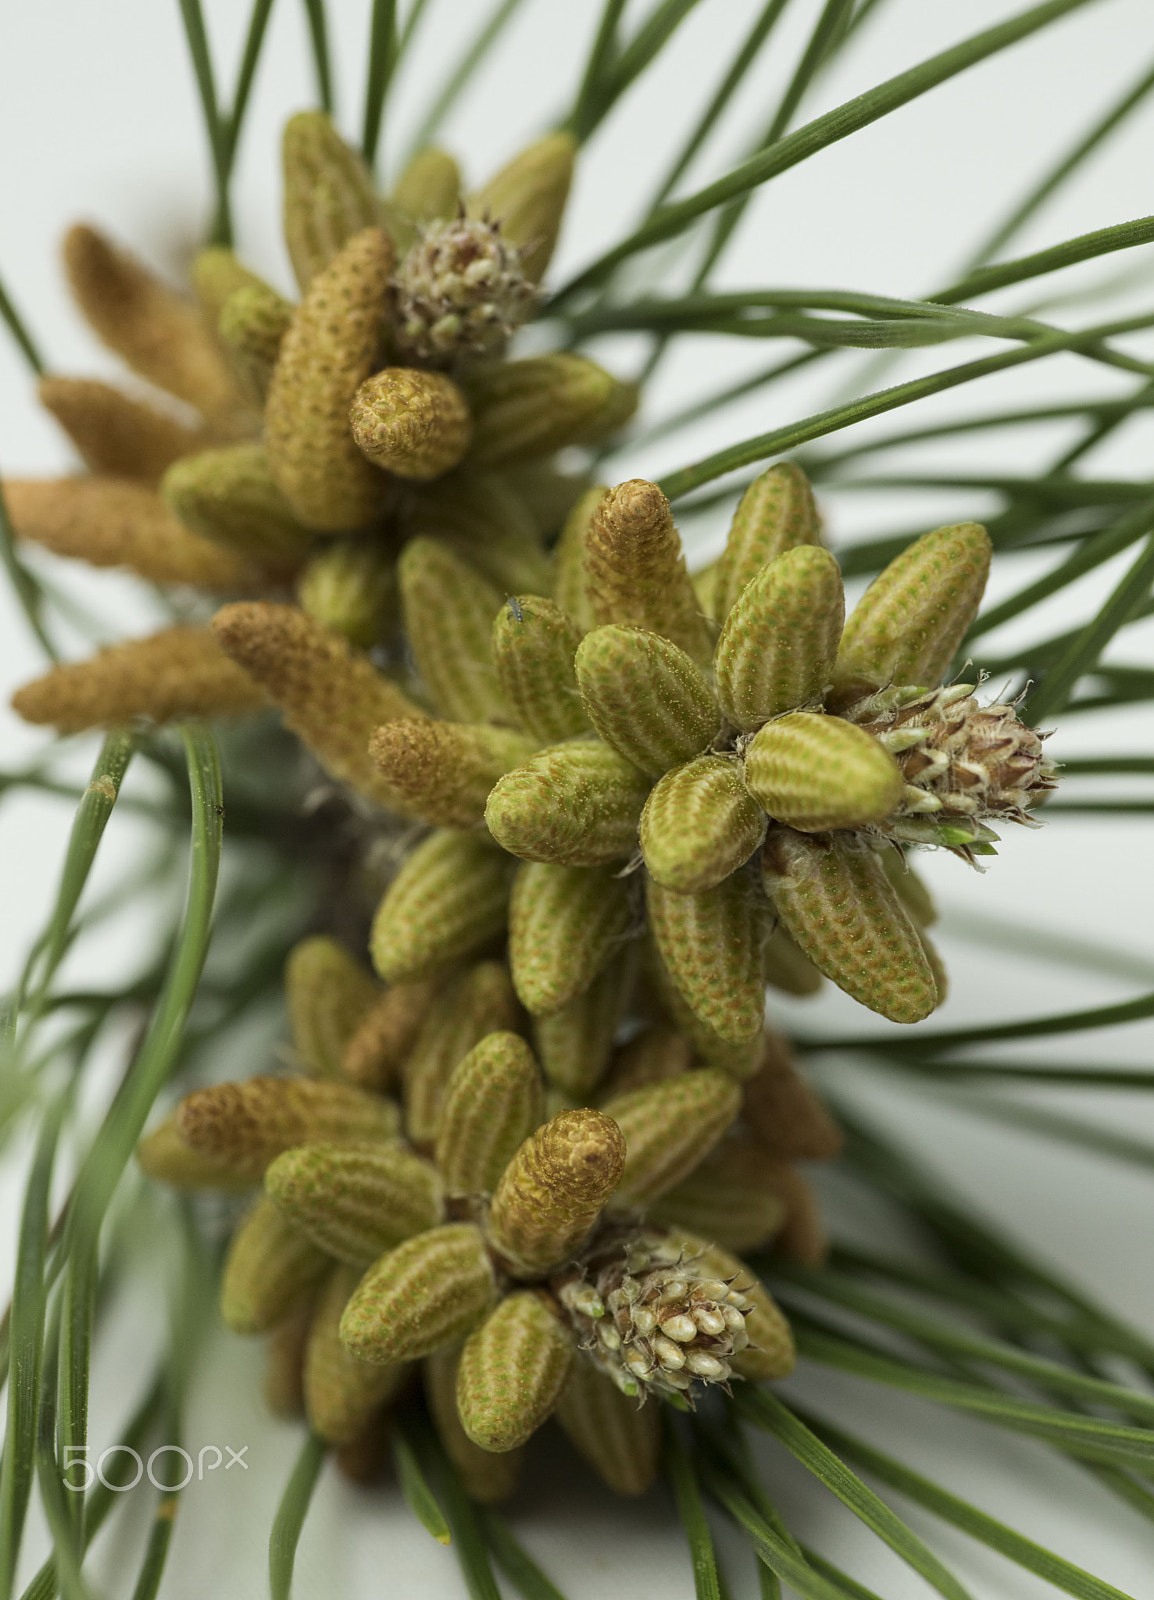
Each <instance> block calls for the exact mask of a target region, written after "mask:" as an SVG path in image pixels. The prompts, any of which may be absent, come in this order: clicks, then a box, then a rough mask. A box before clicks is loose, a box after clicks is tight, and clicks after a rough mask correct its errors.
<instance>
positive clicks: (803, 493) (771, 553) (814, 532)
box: [713, 461, 821, 622]
mask: <svg viewBox="0 0 1154 1600" xmlns="http://www.w3.org/2000/svg"><path fill="white" fill-rule="evenodd" d="M820 543H821V518H820V516H819V515H818V510H817V507H816V505H814V500H813V490H812V489H811V488H810V486H809V481H808V479H807V478H806V476H805V473H804V472H803V471H802V470H801V468H800V467H797V466H795V465H794V464H793V462H792V461H780V462H778V464H777V466H775V467H770V469H769V471H768V472H763V473H762V474H761V476H760V477H759V478H755V479H754V480H753V482H752V483H751V484H750V486H749V488H748V489H747V490H746V491H745V493H744V494H743V495H742V497H741V504H740V505H739V506H738V508H737V510H736V511H735V512H734V515H733V522H732V523H731V524H730V528H729V538H728V539H727V540H726V544H725V550H724V551H723V553H722V555H721V558H720V560H719V561H718V563H717V577H716V579H715V581H714V590H713V615H714V616H715V617H716V618H717V620H718V622H724V621H725V619H726V617H727V616H728V615H729V612H730V608H731V607H732V606H733V605H734V604H735V602H736V600H737V597H738V595H739V594H740V593H741V591H742V590H743V589H744V588H745V586H746V584H747V583H749V582H750V580H751V579H752V578H754V577H756V575H757V573H758V572H760V570H761V568H762V567H764V566H765V565H766V563H767V562H769V561H774V560H776V559H777V557H778V556H780V555H781V554H782V552H783V551H785V550H793V549H795V548H797V547H798V546H799V545H819V544H820Z"/></svg>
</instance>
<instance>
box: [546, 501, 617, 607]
mask: <svg viewBox="0 0 1154 1600" xmlns="http://www.w3.org/2000/svg"><path fill="white" fill-rule="evenodd" d="M608 493H609V490H608V488H607V487H606V486H605V484H603V483H597V484H594V485H593V486H592V487H591V488H589V489H586V491H585V493H584V494H583V495H581V497H580V498H579V499H578V500H576V501H575V502H574V504H573V506H572V507H571V509H570V511H569V514H568V515H567V516H566V518H565V524H564V526H563V528H562V529H561V537H560V539H559V540H558V541H557V549H556V552H555V554H554V558H553V560H554V566H555V569H556V577H555V578H554V581H553V594H554V597H555V598H556V601H557V604H558V605H559V606H560V607H561V608H562V610H563V611H564V612H565V613H566V615H567V616H570V617H572V618H573V621H574V622H575V623H576V624H577V626H578V628H580V630H581V632H582V633H588V632H589V630H590V628H593V627H595V626H596V624H597V617H596V616H595V615H594V611H593V598H592V595H591V594H590V592H589V584H588V581H587V579H586V576H585V541H586V539H587V538H588V535H589V528H590V525H591V523H592V521H593V516H594V513H595V512H596V510H597V507H598V506H599V505H600V504H601V502H602V500H604V498H605V496H606V495H607V494H608Z"/></svg>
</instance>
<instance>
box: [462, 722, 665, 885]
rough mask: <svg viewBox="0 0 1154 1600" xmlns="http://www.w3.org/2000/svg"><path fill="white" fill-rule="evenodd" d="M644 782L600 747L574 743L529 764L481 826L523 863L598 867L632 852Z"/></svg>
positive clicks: (507, 784)
mask: <svg viewBox="0 0 1154 1600" xmlns="http://www.w3.org/2000/svg"><path fill="white" fill-rule="evenodd" d="M648 793H649V783H648V780H647V779H646V778H645V776H644V774H643V773H641V772H639V771H638V770H637V768H636V767H635V766H633V765H632V764H631V763H630V762H628V761H625V760H623V759H622V757H621V756H619V755H618V754H617V753H616V752H615V751H613V750H610V749H609V748H608V746H607V745H603V744H601V743H600V741H599V740H594V739H571V740H569V741H568V743H566V744H556V745H550V746H549V747H548V748H547V749H545V750H539V751H538V752H537V754H536V755H534V756H531V757H530V758H529V760H528V761H526V762H525V763H524V765H523V766H520V767H518V768H517V770H516V771H515V772H510V773H509V774H508V775H507V776H506V777H504V778H502V779H501V781H500V782H499V783H498V784H496V785H495V786H494V789H493V792H492V793H491V794H490V796H489V801H488V804H487V805H486V807H485V821H486V822H487V823H488V825H489V832H490V833H491V834H492V835H493V837H494V839H496V840H497V843H498V844H500V845H502V846H503V847H504V848H505V849H506V850H508V851H509V852H510V853H511V854H512V855H515V856H520V857H521V858H522V860H524V861H551V862H554V863H556V864H557V865H558V866H571V867H600V866H607V865H608V864H609V863H610V862H612V861H622V860H624V859H625V858H626V857H627V856H629V855H630V854H631V853H632V851H633V850H634V848H635V847H636V844H637V823H638V819H639V818H640V816H641V810H642V807H643V806H644V804H645V799H646V796H647V795H648Z"/></svg>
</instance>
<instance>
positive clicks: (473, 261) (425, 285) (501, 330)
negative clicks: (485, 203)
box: [395, 215, 537, 366]
mask: <svg viewBox="0 0 1154 1600" xmlns="http://www.w3.org/2000/svg"><path fill="white" fill-rule="evenodd" d="M395 283H396V291H397V324H396V334H395V338H396V344H397V348H398V350H399V352H400V354H401V355H402V356H403V357H404V358H405V359H407V360H411V361H417V362H421V363H423V364H426V365H429V366H453V365H456V364H458V363H460V362H461V361H464V360H469V359H474V360H475V359H476V358H478V357H487V358H489V359H495V358H496V357H499V356H500V355H502V354H503V352H504V349H505V345H506V343H507V342H508V339H509V336H510V334H512V333H513V332H514V331H515V330H516V329H517V328H519V327H520V326H521V324H522V323H523V322H527V321H528V320H529V318H530V317H531V316H532V314H533V308H534V305H535V304H536V300H537V295H536V291H535V288H534V285H533V284H532V283H531V282H530V281H529V279H528V278H526V276H525V271H524V268H523V266H522V264H521V252H520V251H519V250H518V249H517V247H516V245H515V244H512V243H511V242H510V241H509V240H508V239H506V237H505V236H504V233H503V230H502V229H501V228H500V226H499V225H498V224H496V223H493V222H488V221H482V220H479V219H477V220H473V219H470V218H467V217H465V216H464V215H459V216H454V217H449V218H447V219H445V220H444V221H436V222H431V223H429V224H427V225H426V226H425V227H423V228H421V229H420V231H419V232H418V234H417V236H416V238H415V239H414V241H413V243H412V245H411V246H410V247H409V249H408V251H407V253H406V255H405V258H404V260H403V261H402V262H401V265H400V267H399V268H398V270H397V276H396V280H395Z"/></svg>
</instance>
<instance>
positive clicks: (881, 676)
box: [837, 522, 991, 686]
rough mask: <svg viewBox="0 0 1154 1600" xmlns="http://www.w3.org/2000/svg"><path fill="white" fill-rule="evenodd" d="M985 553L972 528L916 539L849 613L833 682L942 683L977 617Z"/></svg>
mask: <svg viewBox="0 0 1154 1600" xmlns="http://www.w3.org/2000/svg"><path fill="white" fill-rule="evenodd" d="M990 555H991V546H990V536H989V534H988V533H987V532H986V530H985V528H982V527H979V525H978V524H977V523H976V522H963V523H959V524H958V525H957V526H956V527H949V528H938V529H937V530H936V531H935V532H933V533H924V534H923V535H922V537H921V538H920V539H915V540H914V542H913V544H911V545H910V546H909V548H908V549H907V550H904V551H903V552H902V554H901V555H900V556H898V557H897V558H896V559H895V560H893V561H891V562H890V564H889V566H888V567H886V569H885V571H884V572H882V573H881V574H880V576H879V577H877V578H875V579H874V581H873V582H872V583H871V584H870V586H869V588H868V589H867V590H866V592H865V594H864V595H863V596H862V598H861V600H860V601H859V602H858V604H857V605H856V606H855V607H854V610H853V614H852V615H851V617H850V619H849V621H848V622H847V623H846V626H845V633H844V634H843V635H842V641H841V649H840V650H839V651H838V658H837V681H838V683H839V684H841V685H850V684H867V685H870V686H875V685H881V684H890V683H899V684H907V683H908V684H926V685H932V684H936V683H940V682H941V680H942V678H943V677H944V676H945V673H946V670H947V668H948V667H949V664H950V662H951V661H952V660H953V658H954V656H955V654H956V653H957V649H958V646H959V645H960V644H961V642H962V639H963V637H964V635H965V632H966V629H967V628H968V627H969V625H970V623H971V622H972V621H973V620H974V618H975V616H976V615H977V612H978V607H979V605H980V604H981V601H982V594H983V592H984V590H985V587H986V579H987V577H988V576H989V571H990Z"/></svg>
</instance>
